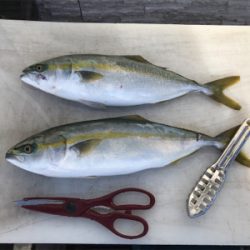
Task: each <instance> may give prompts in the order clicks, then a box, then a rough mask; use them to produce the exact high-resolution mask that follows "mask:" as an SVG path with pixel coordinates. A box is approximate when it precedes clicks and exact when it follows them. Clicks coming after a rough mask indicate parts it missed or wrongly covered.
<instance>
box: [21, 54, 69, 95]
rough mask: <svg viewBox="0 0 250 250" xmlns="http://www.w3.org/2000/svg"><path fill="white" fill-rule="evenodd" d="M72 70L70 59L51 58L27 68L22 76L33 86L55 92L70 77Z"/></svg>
mask: <svg viewBox="0 0 250 250" xmlns="http://www.w3.org/2000/svg"><path fill="white" fill-rule="evenodd" d="M71 71H72V66H71V63H70V62H69V61H61V60H56V59H50V60H47V61H43V62H41V63H37V64H33V65H31V66H29V67H27V68H25V69H24V70H23V72H22V74H21V76H20V78H21V80H22V81H23V82H24V83H26V84H28V85H31V86H32V87H35V88H38V89H40V90H43V91H45V92H47V93H52V94H53V93H54V92H56V91H57V90H58V89H59V88H60V85H61V84H62V82H64V81H65V80H67V79H68V78H69V77H70V75H71Z"/></svg>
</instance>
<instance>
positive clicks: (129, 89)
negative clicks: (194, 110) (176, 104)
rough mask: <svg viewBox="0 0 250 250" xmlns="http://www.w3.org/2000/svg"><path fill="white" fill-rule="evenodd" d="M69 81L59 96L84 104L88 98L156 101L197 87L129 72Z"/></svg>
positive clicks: (137, 102) (128, 102) (113, 101)
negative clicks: (85, 81)
mask: <svg viewBox="0 0 250 250" xmlns="http://www.w3.org/2000/svg"><path fill="white" fill-rule="evenodd" d="M103 74H104V73H103ZM69 81H74V83H73V82H70V83H69V82H68V83H65V84H63V86H62V85H61V86H62V87H61V88H60V89H58V90H57V94H56V95H58V96H61V97H63V98H66V99H69V100H74V101H78V102H82V103H85V102H86V101H87V102H94V103H101V104H104V105H106V106H134V105H142V104H153V103H158V102H162V101H166V100H170V99H174V98H176V97H179V96H182V95H185V94H186V93H189V92H191V91H194V90H195V86H194V85H192V84H189V83H186V82H179V81H177V80H171V79H166V78H164V77H154V76H153V75H150V74H149V75H145V74H138V73H128V72H119V73H105V75H104V77H103V78H102V79H99V80H96V81H93V82H87V83H82V82H80V80H79V79H77V78H76V79H74V80H73V79H72V80H70V79H69ZM61 84H62V83H61ZM69 84H70V86H71V88H70V89H69V88H68V86H69Z"/></svg>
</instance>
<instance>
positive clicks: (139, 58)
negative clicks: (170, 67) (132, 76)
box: [123, 56, 167, 70]
mask: <svg viewBox="0 0 250 250" xmlns="http://www.w3.org/2000/svg"><path fill="white" fill-rule="evenodd" d="M123 57H125V58H127V59H130V60H133V61H136V62H140V63H147V64H151V65H154V66H156V67H159V68H161V69H165V70H166V69H167V68H164V67H161V66H157V65H155V64H153V63H151V62H149V61H147V60H146V59H145V58H143V57H142V56H123Z"/></svg>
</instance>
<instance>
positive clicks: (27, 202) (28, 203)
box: [15, 199, 64, 207]
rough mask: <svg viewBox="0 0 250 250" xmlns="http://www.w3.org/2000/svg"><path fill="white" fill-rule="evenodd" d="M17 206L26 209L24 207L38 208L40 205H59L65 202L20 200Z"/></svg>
mask: <svg viewBox="0 0 250 250" xmlns="http://www.w3.org/2000/svg"><path fill="white" fill-rule="evenodd" d="M15 203H16V205H17V206H18V207H24V206H38V205H48V204H51V205H58V204H63V203H64V202H63V201H60V200H49V199H31V200H19V201H15Z"/></svg>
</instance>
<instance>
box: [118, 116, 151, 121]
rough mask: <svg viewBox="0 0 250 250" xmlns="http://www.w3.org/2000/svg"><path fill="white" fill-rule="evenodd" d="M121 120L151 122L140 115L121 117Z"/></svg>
mask: <svg viewBox="0 0 250 250" xmlns="http://www.w3.org/2000/svg"><path fill="white" fill-rule="evenodd" d="M119 118H121V119H127V120H132V121H139V122H150V121H149V120H147V119H145V118H144V117H142V116H140V115H127V116H121V117H119Z"/></svg>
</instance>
